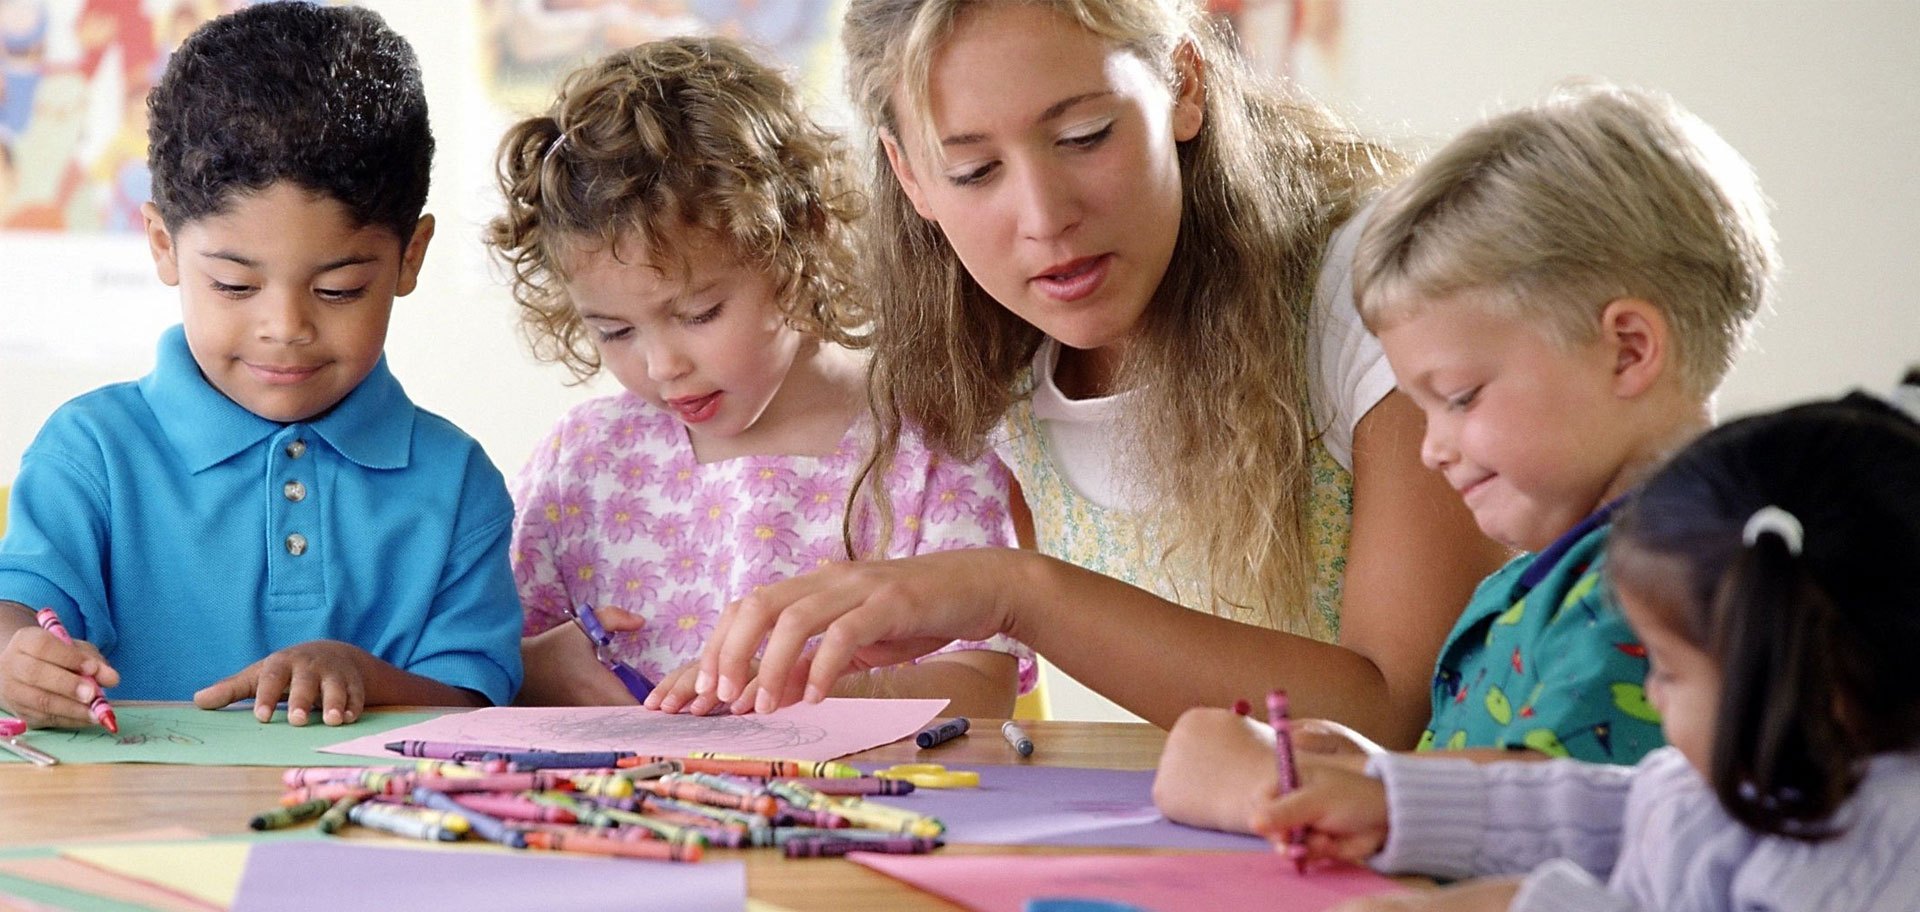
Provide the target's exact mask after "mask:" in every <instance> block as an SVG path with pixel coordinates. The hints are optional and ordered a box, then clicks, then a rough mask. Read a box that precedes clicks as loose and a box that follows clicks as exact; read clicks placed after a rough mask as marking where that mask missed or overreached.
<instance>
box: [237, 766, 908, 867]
mask: <svg viewBox="0 0 1920 912" xmlns="http://www.w3.org/2000/svg"><path fill="white" fill-rule="evenodd" d="M387 749H389V750H393V751H398V752H399V753H401V754H404V755H406V756H408V757H413V758H416V759H415V760H414V762H413V763H411V764H406V765H400V766H389V767H309V768H303V769H290V770H287V772H286V774H285V776H284V779H285V782H286V785H287V792H286V794H284V795H282V796H281V798H280V805H281V806H280V807H279V808H277V809H275V810H272V811H268V812H266V813H262V814H258V815H256V816H255V817H254V818H253V820H252V821H251V822H250V825H251V826H252V827H253V828H254V829H256V830H265V829H277V828H280V827H286V826H292V825H294V824H297V823H301V822H303V821H307V820H312V819H314V818H319V821H320V822H319V827H320V830H321V831H322V832H324V833H329V834H332V833H338V832H340V831H341V830H342V829H343V828H345V827H346V826H348V825H349V824H351V825H357V826H362V827H366V828H369V829H374V830H380V831H382V832H385V833H388V834H392V835H397V836H403V837H407V838H411V839H423V840H437V841H446V842H452V841H457V840H461V839H466V838H469V837H472V838H478V839H484V840H488V841H490V842H496V843H500V844H502V845H506V846H511V847H514V848H519V849H541V850H549V851H561V852H584V853H591V854H598V855H613V856H619V857H626V858H649V859H661V860H668V861H699V860H700V857H701V855H702V854H703V853H704V852H705V850H706V848H707V847H709V846H714V847H724V848H747V847H756V846H777V847H779V848H780V849H781V850H782V851H783V852H784V853H785V854H786V856H787V857H788V858H821V857H836V856H840V855H845V854H847V853H848V852H887V853H893V854H908V853H911V854H918V853H922V852H928V851H932V850H933V849H935V848H938V847H940V846H941V845H943V844H944V843H942V842H941V840H940V836H941V834H942V833H944V832H945V831H946V825H945V824H943V823H941V822H940V821H939V820H938V819H937V818H934V817H930V816H927V815H924V814H916V813H913V812H911V811H907V810H903V809H900V808H897V807H893V806H891V805H885V804H881V803H878V802H875V801H873V800H870V798H869V797H868V796H872V795H904V794H907V793H910V792H912V791H913V784H912V783H910V782H905V781H901V780H897V779H887V778H880V777H873V776H865V775H863V774H861V773H860V771H859V770H857V769H854V768H853V767H850V766H846V765H845V764H840V763H832V762H826V763H814V762H809V761H798V760H775V759H768V758H763V757H738V756H730V755H723V754H692V755H688V756H685V757H661V756H644V755H639V754H633V753H628V752H622V751H593V752H555V751H537V750H525V749H518V748H507V747H484V746H476V745H463V744H441V743H436V742H427V741H396V742H393V743H390V744H388V745H387Z"/></svg>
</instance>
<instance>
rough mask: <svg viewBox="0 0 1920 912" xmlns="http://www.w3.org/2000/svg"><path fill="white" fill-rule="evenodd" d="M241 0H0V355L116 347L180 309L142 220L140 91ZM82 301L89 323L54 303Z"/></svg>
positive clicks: (148, 343)
mask: <svg viewBox="0 0 1920 912" xmlns="http://www.w3.org/2000/svg"><path fill="white" fill-rule="evenodd" d="M246 2H247V0H0V275H4V276H6V280H5V286H6V293H5V294H3V295H0V363H17V362H16V360H15V359H25V358H30V357H60V358H71V359H77V360H110V359H117V358H124V357H127V356H128V353H129V352H138V351H150V350H151V348H152V346H153V338H154V336H155V335H157V333H158V331H159V329H160V328H162V327H164V326H166V325H167V324H169V323H172V322H174V321H175V320H177V319H178V316H177V310H176V309H175V308H174V307H172V306H170V305H171V302H172V301H173V296H172V295H170V294H167V293H166V291H165V289H164V288H163V287H161V286H160V285H159V284H158V283H156V282H155V281H154V279H153V269H152V266H151V264H150V260H149V259H148V257H147V254H146V243H145V240H144V238H143V235H142V233H141V230H140V229H141V220H140V205H141V204H142V203H144V202H146V201H147V200H148V199H150V198H151V189H152V188H151V182H150V181H149V180H148V175H147V117H146V114H147V107H146V98H147V90H148V89H150V88H152V87H153V84H154V81H155V80H157V79H159V77H160V73H161V72H162V71H163V70H164V69H165V68H166V65H167V57H168V55H169V54H171V53H172V52H173V50H174V49H175V48H177V47H179V46H180V42H181V41H183V40H185V39H186V37H187V35H189V34H191V33H192V32H193V30H194V29H195V28H198V27H199V26H200V24H201V23H203V22H206V21H207V20H208V19H211V18H213V17H214V16H217V15H220V14H221V13H224V12H228V11H230V10H232V9H236V8H238V7H240V6H243V5H245V3H246ZM74 308H84V312H85V313H86V314H87V315H88V319H87V327H88V330H87V332H86V333H84V334H78V333H75V332H74V331H73V328H72V322H71V321H70V320H66V319H53V318H52V315H53V314H55V313H61V312H71V310H72V309H74Z"/></svg>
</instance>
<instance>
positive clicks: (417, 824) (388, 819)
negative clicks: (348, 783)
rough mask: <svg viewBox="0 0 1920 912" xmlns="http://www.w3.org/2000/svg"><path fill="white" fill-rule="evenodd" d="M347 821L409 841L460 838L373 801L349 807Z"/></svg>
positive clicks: (397, 809)
mask: <svg viewBox="0 0 1920 912" xmlns="http://www.w3.org/2000/svg"><path fill="white" fill-rule="evenodd" d="M347 819H348V820H351V821H353V822H354V823H356V824H358V825H360V826H363V827H366V828H367V829H369V830H379V831H380V832H382V833H387V834H389V835H393V836H402V837H405V838H407V839H423V840H426V841H428V842H454V841H457V840H458V839H459V838H460V834H459V833H456V832H454V831H452V830H449V829H447V828H446V827H442V826H435V825H433V824H430V823H428V822H427V821H425V820H422V819H420V818H418V817H414V816H412V815H409V814H407V813H406V812H405V811H404V810H402V809H400V808H399V807H396V806H393V805H383V804H375V803H374V802H371V801H362V802H360V803H358V804H355V805H353V806H351V807H349V808H348V809H347Z"/></svg>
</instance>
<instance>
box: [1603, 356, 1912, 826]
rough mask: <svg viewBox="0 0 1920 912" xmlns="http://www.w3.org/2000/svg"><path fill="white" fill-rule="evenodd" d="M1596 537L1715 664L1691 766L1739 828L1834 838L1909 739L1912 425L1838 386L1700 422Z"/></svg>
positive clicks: (1881, 403) (1617, 572)
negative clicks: (1709, 739)
mask: <svg viewBox="0 0 1920 912" xmlns="http://www.w3.org/2000/svg"><path fill="white" fill-rule="evenodd" d="M1909 383H1910V384H1912V386H1911V388H1910V389H1908V390H1903V395H1907V396H1914V397H1920V371H1916V372H1914V373H1912V374H1909ZM1756 514H1758V515H1756ZM1609 549H1610V555H1609V559H1608V572H1609V574H1610V576H1611V579H1612V581H1613V583H1614V585H1615V586H1616V587H1617V588H1619V589H1621V590H1625V591H1630V592H1636V593H1643V594H1652V595H1655V596H1657V597H1654V598H1651V599H1649V601H1650V602H1651V603H1653V604H1655V605H1657V606H1659V610H1660V612H1661V613H1662V614H1663V615H1666V616H1665V617H1664V619H1663V621H1664V622H1665V623H1668V624H1669V625H1670V627H1671V629H1672V630H1673V631H1675V632H1676V633H1678V634H1680V635H1682V636H1683V637H1685V638H1686V639H1687V640H1688V641H1690V642H1692V643H1693V644H1694V645H1696V646H1698V647H1699V648H1700V649H1701V650H1703V651H1705V652H1707V653H1708V654H1709V655H1711V656H1713V657H1714V659H1715V660H1716V662H1717V663H1718V665H1719V667H1720V671H1721V694H1720V706H1719V713H1718V718H1717V719H1716V722H1715V734H1714V740H1713V756H1712V757H1711V758H1710V759H1709V760H1708V761H1707V767H1708V768H1707V769H1706V770H1705V771H1704V772H1705V773H1706V775H1707V777H1708V779H1710V780H1711V785H1712V787H1713V789H1714V792H1715V794H1716V795H1718V797H1719V799H1720V803H1721V804H1722V806H1723V807H1725V809H1726V811H1727V813H1729V814H1730V815H1732V816H1733V817H1734V818H1735V819H1737V820H1739V821H1740V822H1741V823H1743V824H1745V825H1746V826H1747V827H1749V828H1751V829H1752V830H1754V831H1756V832H1759V833H1766V834H1774V835H1780V836H1786V837H1790V838H1795V839H1803V840H1809V841H1811V840H1818V839H1823V838H1826V837H1828V836H1831V835H1834V834H1835V833H1837V832H1838V831H1839V828H1840V827H1841V826H1843V825H1844V821H1843V820H1838V819H1836V818H1835V816H1834V815H1835V812H1836V811H1838V810H1839V809H1840V807H1841V805H1843V804H1844V803H1845V802H1846V800H1847V799H1848V798H1849V797H1850V796H1851V795H1852V794H1853V792H1854V790H1855V789H1856V788H1857V787H1858V786H1859V783H1860V780H1861V778H1862V777H1863V776H1864V775H1865V771H1866V764H1867V762H1868V761H1869V760H1870V759H1872V757H1873V756H1874V755H1875V754H1880V753H1886V752H1890V751H1908V750H1913V749H1914V748H1916V747H1920V572H1916V570H1917V569H1920V567H1917V566H1916V564H1920V424H1917V423H1916V422H1915V419H1914V418H1913V417H1912V416H1911V415H1909V414H1908V413H1905V412H1903V411H1902V410H1901V409H1900V408H1899V407H1896V406H1894V405H1891V404H1889V403H1888V402H1887V401H1885V400H1882V399H1878V398H1875V397H1872V396H1867V395H1864V394H1854V395H1850V396H1847V397H1845V398H1843V399H1839V400H1836V401H1827V402H1816V403H1811V404H1808V405H1801V406H1795V407H1793V408H1788V409H1784V410H1781V411H1778V412H1773V413H1769V414H1764V415H1757V416H1754V417H1751V418H1745V419H1742V420H1739V421H1735V422H1732V423H1730V424H1728V425H1726V426H1724V427H1721V428H1718V429H1715V430H1713V431H1711V432H1709V433H1707V434H1706V435H1704V436H1702V437H1701V438H1700V439H1699V440H1697V441H1695V442H1694V443H1693V444H1692V445H1691V446H1688V447H1687V448H1686V449H1684V450H1683V451H1681V453H1680V454H1678V455H1677V456H1675V457H1674V458H1673V459H1672V460H1671V461H1670V462H1669V463H1668V464H1667V465H1666V466H1665V467H1663V468H1662V469H1660V470H1659V471H1658V472H1657V473H1655V475H1654V476H1653V477H1652V478H1650V479H1648V481H1647V482H1646V484H1644V485H1642V486H1641V488H1640V489H1639V490H1638V491H1637V492H1635V494H1634V495H1633V497H1632V499H1631V500H1630V501H1629V502H1628V504H1627V505H1626V507H1625V508H1624V509H1622V511H1621V512H1620V514H1619V516H1618V518H1617V520H1616V522H1615V525H1614V531H1613V534H1612V537H1611V541H1610V544H1609ZM1674 566H1678V567H1680V568H1681V572H1680V576H1679V578H1677V579H1676V578H1675V577H1673V576H1672V574H1671V571H1670V570H1663V569H1662V568H1670V567H1674ZM1676 590H1677V591H1676Z"/></svg>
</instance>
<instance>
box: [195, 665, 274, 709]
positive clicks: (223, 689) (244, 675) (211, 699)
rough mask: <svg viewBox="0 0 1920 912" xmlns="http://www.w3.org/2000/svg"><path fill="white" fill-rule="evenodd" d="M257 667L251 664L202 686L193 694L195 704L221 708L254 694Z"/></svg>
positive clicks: (203, 706)
mask: <svg viewBox="0 0 1920 912" xmlns="http://www.w3.org/2000/svg"><path fill="white" fill-rule="evenodd" d="M257 667H258V666H257V665H249V666H247V667H246V668H244V669H241V670H240V672H239V673H238V674H235V675H232V676H230V677H225V678H221V679H220V680H218V681H215V682H213V683H212V684H208V685H207V686H205V687H202V688H200V690H198V691H197V692H195V693H194V695H193V705H195V706H198V707H200V708H201V709H220V708H222V707H225V706H231V705H233V704H235V703H238V702H240V701H241V700H244V699H246V698H248V697H250V696H253V677H254V673H255V669H256V668H257Z"/></svg>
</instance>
